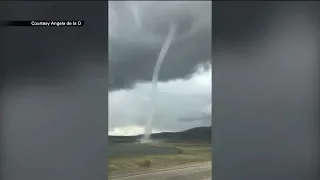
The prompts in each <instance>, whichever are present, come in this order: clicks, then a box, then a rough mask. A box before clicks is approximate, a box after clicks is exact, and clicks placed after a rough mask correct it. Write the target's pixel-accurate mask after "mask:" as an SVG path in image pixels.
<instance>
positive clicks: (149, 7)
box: [109, 2, 211, 89]
mask: <svg viewBox="0 0 320 180" xmlns="http://www.w3.org/2000/svg"><path fill="white" fill-rule="evenodd" d="M132 3H133V5H136V7H137V8H138V12H139V13H140V15H139V16H138V17H137V19H138V21H139V22H140V23H139V24H140V26H141V27H138V26H139V25H138V24H137V23H136V24H135V19H134V18H133V14H132V13H131V10H132V9H131V8H130V5H128V4H129V3H128V2H113V4H114V5H113V4H112V3H111V6H110V7H112V8H113V9H114V11H116V12H117V13H118V18H117V19H118V22H117V23H116V26H117V28H115V30H114V32H113V33H112V35H110V36H111V37H110V39H109V69H110V72H109V75H110V77H109V82H110V83H109V84H110V89H117V88H124V87H131V86H133V85H134V83H136V82H138V81H151V77H152V72H153V69H154V65H155V62H156V59H157V56H158V54H159V52H160V50H161V47H162V43H163V42H164V39H165V36H166V33H167V31H168V28H169V24H170V23H171V22H172V21H174V22H177V24H178V31H177V36H176V37H175V40H174V42H173V43H172V46H171V47H170V49H169V51H168V53H167V55H166V57H165V60H164V62H163V66H162V67H161V71H160V75H159V80H160V81H167V80H171V79H176V78H185V77H187V76H190V75H191V74H192V73H194V72H195V71H196V68H197V66H198V65H199V64H200V63H204V62H208V61H210V59H211V25H210V15H211V11H210V8H208V7H210V3H209V2H199V3H198V4H197V3H196V2H152V3H149V2H145V3H141V2H140V3H138V2H132ZM179 3H180V5H181V7H180V6H179V7H178V6H177V4H179ZM192 4H195V5H196V6H195V7H194V9H192V11H191V10H190V7H191V6H192ZM112 5H113V6H112ZM200 11H203V12H201V13H200V14H199V12H200ZM206 19H207V20H208V21H207V22H205V23H203V24H201V22H202V21H206ZM199 22H200V24H197V23H199ZM109 28H112V27H109ZM189 31H190V32H189ZM114 34H115V35H114ZM114 36H117V37H114Z"/></svg>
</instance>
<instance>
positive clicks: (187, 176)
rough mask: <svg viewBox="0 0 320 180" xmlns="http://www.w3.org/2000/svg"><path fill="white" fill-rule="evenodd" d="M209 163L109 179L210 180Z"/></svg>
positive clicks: (210, 170)
mask: <svg viewBox="0 0 320 180" xmlns="http://www.w3.org/2000/svg"><path fill="white" fill-rule="evenodd" d="M211 172H212V169H211V162H207V163H198V164H193V165H182V166H176V167H172V168H167V169H161V170H154V171H148V172H142V173H141V174H135V175H126V176H123V177H121V176H118V177H113V178H112V177H111V178H109V179H110V180H150V179H152V180H211Z"/></svg>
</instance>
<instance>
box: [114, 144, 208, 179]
mask: <svg viewBox="0 0 320 180" xmlns="http://www.w3.org/2000/svg"><path fill="white" fill-rule="evenodd" d="M211 159H212V156H211V144H209V143H147V144H141V143H132V142H131V143H129V142H128V143H109V174H113V173H116V172H121V171H130V170H141V169H142V168H152V167H168V166H172V165H179V164H187V163H196V162H206V161H211Z"/></svg>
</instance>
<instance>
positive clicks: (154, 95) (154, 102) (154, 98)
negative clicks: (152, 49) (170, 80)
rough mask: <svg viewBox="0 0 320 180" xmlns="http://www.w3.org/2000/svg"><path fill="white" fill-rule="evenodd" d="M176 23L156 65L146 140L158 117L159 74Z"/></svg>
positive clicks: (145, 134) (173, 24)
mask: <svg viewBox="0 0 320 180" xmlns="http://www.w3.org/2000/svg"><path fill="white" fill-rule="evenodd" d="M176 28H177V27H176V24H175V23H172V24H171V26H170V29H169V33H168V36H167V38H166V40H165V42H164V44H163V46H162V48H161V51H160V53H159V56H158V59H157V62H156V65H155V66H154V71H153V75H152V91H151V98H150V99H151V110H150V117H149V118H148V119H147V124H146V126H145V130H144V140H146V141H148V140H149V138H150V134H151V133H152V123H153V121H154V120H155V117H156V107H157V93H158V75H159V71H160V68H161V64H162V62H163V60H164V57H165V55H166V54H167V52H168V49H169V47H170V45H171V43H172V40H173V38H174V36H175V33H176Z"/></svg>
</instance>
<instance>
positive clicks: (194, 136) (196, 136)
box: [109, 126, 211, 142]
mask: <svg viewBox="0 0 320 180" xmlns="http://www.w3.org/2000/svg"><path fill="white" fill-rule="evenodd" d="M142 137H143V135H137V136H109V142H110V141H111V142H112V141H114V142H129V141H139V140H140V139H141V138H142ZM150 137H151V139H152V140H165V141H204V142H207V141H211V126H205V127H196V128H192V129H188V130H185V131H181V132H161V133H154V134H152V135H151V136H150Z"/></svg>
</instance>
